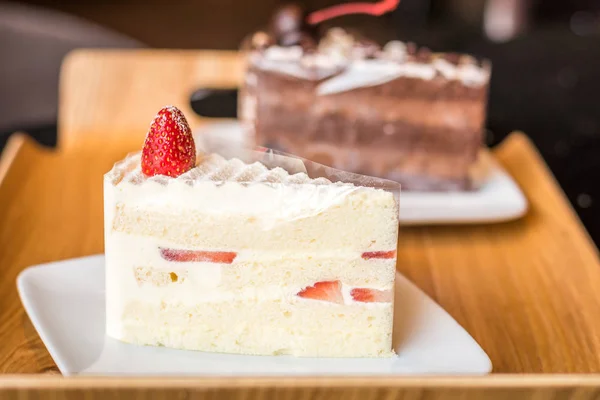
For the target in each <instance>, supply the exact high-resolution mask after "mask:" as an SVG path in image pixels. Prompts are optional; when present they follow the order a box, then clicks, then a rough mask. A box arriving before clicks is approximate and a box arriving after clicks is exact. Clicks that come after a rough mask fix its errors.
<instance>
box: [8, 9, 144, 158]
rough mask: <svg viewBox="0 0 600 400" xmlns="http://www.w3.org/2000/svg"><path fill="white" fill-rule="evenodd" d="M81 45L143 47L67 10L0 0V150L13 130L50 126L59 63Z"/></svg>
mask: <svg viewBox="0 0 600 400" xmlns="http://www.w3.org/2000/svg"><path fill="white" fill-rule="evenodd" d="M80 47H109V48H136V47H145V46H144V45H143V44H142V43H140V42H138V41H136V40H134V39H131V38H129V37H126V36H124V35H121V34H118V33H115V32H112V31H110V30H108V29H105V28H103V27H101V26H98V25H95V24H93V23H91V22H87V21H84V20H81V19H79V18H76V17H73V16H70V15H67V14H63V13H60V12H55V11H51V10H47V9H44V8H39V7H33V6H29V5H23V4H18V3H0V60H2V61H1V62H0V149H1V147H2V145H3V144H4V142H5V141H6V138H7V136H8V134H9V133H10V132H12V131H16V130H23V129H24V130H28V131H30V132H35V131H36V130H39V129H40V128H44V127H46V128H48V127H49V129H50V130H53V129H54V127H55V125H56V118H57V108H58V77H59V70H60V65H61V62H62V59H63V57H64V56H65V54H67V53H68V52H69V51H71V50H72V49H75V48H80ZM34 136H35V134H34ZM53 140H54V138H51V139H46V140H45V141H46V142H48V141H53ZM42 141H44V140H42ZM46 144H49V143H46ZM50 144H51V143H50Z"/></svg>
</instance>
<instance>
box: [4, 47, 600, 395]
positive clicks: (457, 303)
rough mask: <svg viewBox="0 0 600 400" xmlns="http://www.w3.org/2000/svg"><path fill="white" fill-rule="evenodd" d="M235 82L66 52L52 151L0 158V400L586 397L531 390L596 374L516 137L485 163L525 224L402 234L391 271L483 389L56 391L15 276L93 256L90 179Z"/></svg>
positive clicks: (599, 355) (90, 384)
mask: <svg viewBox="0 0 600 400" xmlns="http://www.w3.org/2000/svg"><path fill="white" fill-rule="evenodd" d="M241 67H242V65H241V62H240V59H239V56H238V54H236V53H231V52H203V51H184V52H178V51H176V52H174V51H155V50H142V51H129V50H128V51H106V50H105V51H78V52H75V53H73V54H71V55H70V56H69V57H68V58H67V60H66V62H65V65H64V67H63V71H62V78H61V87H60V93H61V95H60V96H61V97H60V117H59V124H60V125H59V129H60V132H59V146H58V149H57V150H48V149H44V148H41V147H40V146H38V145H37V144H35V143H34V142H33V141H32V140H30V139H29V138H27V137H26V136H25V135H22V134H17V135H14V136H13V137H12V138H11V140H10V141H9V143H8V145H7V147H6V149H5V151H4V153H3V154H2V158H1V159H0V221H2V223H1V224H0V398H2V399H4V398H9V399H12V398H14V399H17V398H19V399H21V398H23V399H25V398H30V397H29V396H37V395H38V394H39V395H40V397H39V398H61V399H62V398H71V397H72V398H80V395H83V394H87V393H89V394H90V395H91V396H92V397H91V398H95V397H96V396H98V397H99V396H100V395H101V394H102V393H106V392H108V393H110V394H111V395H114V396H115V398H126V396H127V395H132V394H140V395H142V394H144V395H149V394H153V395H155V396H156V397H157V398H166V397H167V396H168V395H177V396H178V397H176V398H184V397H185V396H186V395H191V394H193V396H191V398H202V399H204V398H215V397H216V396H218V395H221V394H222V395H226V396H230V397H228V398H240V399H241V398H245V399H246V398H247V399H267V398H289V399H292V398H293V399H296V398H307V399H308V398H319V399H330V398H331V399H334V398H342V397H343V398H352V399H354V398H356V399H363V398H365V399H367V398H368V399H371V398H396V397H400V396H402V395H406V396H411V397H410V398H428V399H429V398H432V399H437V398H442V397H443V396H462V395H464V396H465V397H464V398H471V397H473V398H477V397H479V396H483V395H485V396H486V398H504V397H505V396H510V397H525V396H529V395H533V394H535V395H538V396H541V397H546V396H550V395H553V394H556V395H561V396H564V397H565V398H570V396H571V395H572V396H574V397H573V398H578V399H579V398H582V399H587V398H593V397H594V396H596V395H598V393H599V392H598V391H597V390H596V389H595V388H596V387H597V386H598V385H600V376H596V375H551V376H548V375H531V374H539V373H590V372H592V373H597V372H599V371H600V318H599V316H600V296H599V295H598V294H597V293H598V292H599V291H600V262H599V258H598V252H597V249H596V248H595V247H594V245H593V243H592V242H591V240H590V238H589V237H588V235H587V234H586V232H585V230H584V229H583V227H582V225H581V223H580V222H579V220H578V219H577V217H576V215H575V213H574V212H573V210H572V209H571V207H570V206H569V204H568V202H567V200H566V198H565V196H564V194H563V193H562V191H561V190H560V189H559V187H558V186H557V184H556V182H555V180H554V179H553V177H552V175H551V174H550V173H549V171H548V169H547V167H546V166H545V164H544V162H543V161H542V159H541V158H540V156H539V154H538V153H537V151H536V150H535V149H534V147H533V146H532V144H531V143H530V141H529V140H528V139H527V138H526V137H525V136H524V135H523V134H521V133H514V134H512V135H511V136H510V137H509V138H508V139H507V140H506V141H505V142H504V143H503V144H502V145H501V146H499V148H497V149H496V150H495V151H494V154H495V157H496V158H497V159H498V160H499V161H500V162H501V163H502V164H503V165H504V167H505V168H506V169H507V170H508V171H509V172H510V173H511V174H512V175H513V176H514V178H515V179H516V180H517V182H518V183H519V185H520V186H521V187H522V188H523V190H524V192H525V194H526V196H527V198H528V200H529V202H530V207H531V209H530V211H529V213H528V214H527V216H526V217H525V218H523V219H521V220H518V221H513V222H510V223H502V224H493V225H478V226H459V227H457V226H453V227H414V228H404V229H403V230H402V233H401V239H400V247H399V259H398V269H399V270H400V271H401V272H402V273H403V274H404V275H405V276H407V277H408V278H409V279H411V280H412V281H413V282H415V283H416V284H417V285H418V286H419V287H420V288H422V289H423V290H424V291H425V292H426V293H427V294H428V295H430V296H431V297H432V298H433V299H435V300H436V301H437V302H438V303H440V304H441V305H442V306H443V307H444V308H445V309H446V310H447V311H448V312H449V313H450V314H451V315H452V316H453V317H454V318H455V319H456V320H457V321H458V322H459V323H460V324H461V325H463V326H464V327H465V328H466V329H467V331H469V333H470V334H471V335H472V336H473V337H474V338H475V339H476V340H477V341H478V342H479V343H480V344H481V346H482V347H483V348H484V349H485V351H486V352H487V353H488V354H489V356H490V358H491V359H492V362H493V364H494V372H495V373H496V374H493V375H491V376H489V377H483V378H469V377H462V378H455V377H435V378H434V377H429V378H427V377H417V378H415V377H412V378H402V379H392V378H389V377H372V378H362V379H343V378H316V377H315V378H305V379H232V378H210V379H197V378H196V379H177V378H169V379H138V378H129V379H119V378H96V379H92V378H70V379H65V378H62V377H61V376H60V375H59V374H58V371H57V369H56V367H55V365H54V363H53V361H52V359H51V358H50V356H49V354H48V352H47V351H46V349H45V348H44V346H43V344H42V343H41V341H40V339H39V337H38V335H37V333H36V332H35V330H34V329H33V327H32V326H31V323H30V322H29V320H28V319H27V317H26V315H25V314H24V311H23V308H22V306H21V304H20V301H19V299H18V297H17V292H16V286H15V279H16V276H17V274H18V273H19V272H20V271H21V270H22V269H23V268H25V267H27V266H29V265H33V264H38V263H43V262H47V261H52V260H59V259H67V258H72V257H78V256H84V255H89V254H95V253H101V252H102V251H103V238H102V235H103V233H102V218H103V216H102V175H103V174H104V172H106V171H107V170H109V169H110V167H111V166H112V164H113V163H114V162H115V161H116V160H118V159H120V158H122V157H123V156H124V155H125V154H126V153H127V152H129V151H133V150H136V149H139V148H140V146H141V143H142V140H143V138H144V135H145V133H146V129H147V128H148V125H149V121H150V120H151V118H152V117H153V116H154V114H155V113H156V110H158V109H159V108H160V107H161V106H163V105H165V104H169V103H171V104H175V105H177V106H178V107H180V108H182V109H183V110H184V112H186V114H187V115H192V112H191V110H190V108H189V103H188V98H189V95H190V93H191V92H192V91H193V90H194V89H196V88H198V87H201V86H204V87H206V86H214V87H223V86H234V85H236V84H237V83H238V82H239V78H240V76H241V71H242V68H241ZM191 120H192V121H191V122H193V123H201V122H202V121H200V120H199V119H198V118H195V117H193V118H191ZM57 232H60V234H56V233H57ZM497 373H511V374H527V375H500V374H497ZM31 374H35V375H31ZM40 374H43V375H40ZM4 395H6V397H3V396H4ZM53 396H56V397H53ZM34 398H38V397H34ZM461 398H462V397H461ZM561 398H562V397H561Z"/></svg>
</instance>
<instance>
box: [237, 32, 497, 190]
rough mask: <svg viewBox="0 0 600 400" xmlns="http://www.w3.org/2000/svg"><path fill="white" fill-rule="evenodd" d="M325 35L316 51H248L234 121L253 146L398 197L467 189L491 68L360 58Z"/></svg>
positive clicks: (412, 51) (390, 53)
mask: <svg viewBox="0 0 600 400" xmlns="http://www.w3.org/2000/svg"><path fill="white" fill-rule="evenodd" d="M329 36H332V37H333V39H332V37H329ZM329 36H328V37H326V38H325V39H322V40H321V42H320V43H319V44H318V46H317V48H316V49H311V50H304V49H302V48H300V47H292V48H282V47H278V46H267V47H266V48H262V49H260V50H257V51H253V52H251V56H250V59H249V67H248V70H247V74H246V80H245V84H244V85H243V87H242V92H241V96H240V116H241V119H242V121H243V122H244V123H245V126H246V127H247V128H248V130H249V132H250V133H251V134H253V135H254V137H255V139H256V141H257V143H258V144H260V145H263V146H267V147H272V148H277V149H280V150H283V151H286V152H290V153H294V154H298V155H300V156H302V157H306V158H309V159H313V160H315V161H318V162H322V163H324V164H327V165H331V166H334V167H336V168H340V169H344V170H349V171H353V172H358V173H362V174H367V175H373V176H381V177H385V178H389V179H393V180H396V181H398V182H400V183H401V184H402V185H403V189H404V190H436V191H439V190H467V189H468V188H469V187H470V183H469V182H470V180H469V171H470V169H471V167H472V166H473V164H474V163H475V161H476V158H477V153H478V151H479V149H480V148H481V146H482V141H483V127H484V123H485V109H486V101H487V88H488V81H489V65H486V64H485V63H479V62H478V61H476V60H474V59H472V58H470V57H468V56H460V55H439V54H437V55H434V54H432V53H431V52H429V51H421V50H418V49H416V48H413V47H411V46H410V45H405V44H402V43H400V42H396V43H388V45H386V46H385V47H384V48H383V49H379V48H377V47H375V48H373V47H372V46H371V47H370V48H369V51H368V52H365V50H364V49H365V48H364V46H363V47H361V45H359V44H357V42H356V41H353V39H351V38H349V37H348V36H347V35H346V36H344V34H342V33H340V32H339V31H336V33H335V35H329Z"/></svg>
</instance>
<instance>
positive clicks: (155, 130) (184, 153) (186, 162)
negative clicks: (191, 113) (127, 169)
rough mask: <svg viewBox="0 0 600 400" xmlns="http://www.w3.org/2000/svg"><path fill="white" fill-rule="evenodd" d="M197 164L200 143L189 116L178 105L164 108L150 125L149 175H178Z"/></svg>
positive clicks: (145, 163) (145, 167)
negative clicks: (191, 126)
mask: <svg viewBox="0 0 600 400" xmlns="http://www.w3.org/2000/svg"><path fill="white" fill-rule="evenodd" d="M195 165H196V145H195V143H194V137H193V136H192V130H191V129H190V126H189V124H188V122H187V120H186V119H185V116H184V115H183V113H182V112H181V110H179V109H178V108H177V107H174V106H166V107H163V108H162V109H161V110H160V111H159V112H158V114H156V117H154V120H153V121H152V125H150V130H149V131H148V134H147V135H146V141H145V142H144V148H143V150H142V172H143V173H144V175H146V176H154V175H166V176H172V177H177V176H179V175H181V174H183V173H185V172H187V171H189V170H190V169H192V168H194V166H195Z"/></svg>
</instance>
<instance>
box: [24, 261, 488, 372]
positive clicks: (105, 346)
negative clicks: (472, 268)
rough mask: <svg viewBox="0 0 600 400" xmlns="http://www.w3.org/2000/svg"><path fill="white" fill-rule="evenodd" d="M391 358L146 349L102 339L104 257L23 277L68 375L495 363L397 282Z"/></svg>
mask: <svg viewBox="0 0 600 400" xmlns="http://www.w3.org/2000/svg"><path fill="white" fill-rule="evenodd" d="M396 278H397V279H396V282H397V283H396V293H395V304H394V306H395V310H396V311H395V315H394V348H395V350H396V352H397V353H398V356H397V357H393V358H343V359H340V358H337V359H336V358H294V357H291V356H245V355H234V354H220V353H204V352H196V351H182V350H174V349H168V348H164V347H145V346H136V345H130V344H125V343H121V342H118V341H116V340H113V339H110V338H107V337H106V336H105V334H104V321H105V307H104V256H103V255H97V256H90V257H84V258H78V259H73V260H67V261H59V262H54V263H50V264H44V265H39V266H35V267H30V268H27V269H25V270H24V271H23V272H22V273H21V274H20V275H19V277H18V279H17V286H18V289H19V295H20V296H21V301H22V302H23V305H24V306H25V310H26V311H27V314H28V315H29V318H30V319H31V321H32V323H33V325H34V326H35V329H36V330H37V331H38V333H39V335H40V337H41V338H42V341H43V342H44V344H45V345H46V347H47V348H48V351H49V352H50V354H51V355H52V358H53V359H54V361H55V362H56V364H57V365H58V368H59V369H60V371H61V372H62V373H63V374H64V375H79V374H85V375H196V376H215V375H219V376H236V377H241V376H301V375H406V374H473V375H482V374H487V373H489V372H490V371H491V369H492V365H491V362H490V359H489V358H488V356H487V355H486V354H485V352H484V351H483V350H482V349H481V347H479V345H478V344H477V343H476V342H475V340H473V338H472V337H471V336H469V334H468V333H467V332H466V331H465V330H464V329H463V328H462V327H461V326H460V325H458V323H457V322H456V321H455V320H454V319H452V317H450V315H448V313H446V312H445V311H444V310H443V309H442V308H440V307H439V306H438V305H437V304H436V303H435V302H433V301H432V300H431V299H430V298H429V297H427V296H426V295H425V294H424V293H423V292H421V291H420V290H419V289H418V288H417V287H416V286H414V285H413V284H412V283H411V282H409V281H408V280H407V279H406V278H404V277H403V276H401V275H400V274H398V275H397V277H396Z"/></svg>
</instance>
